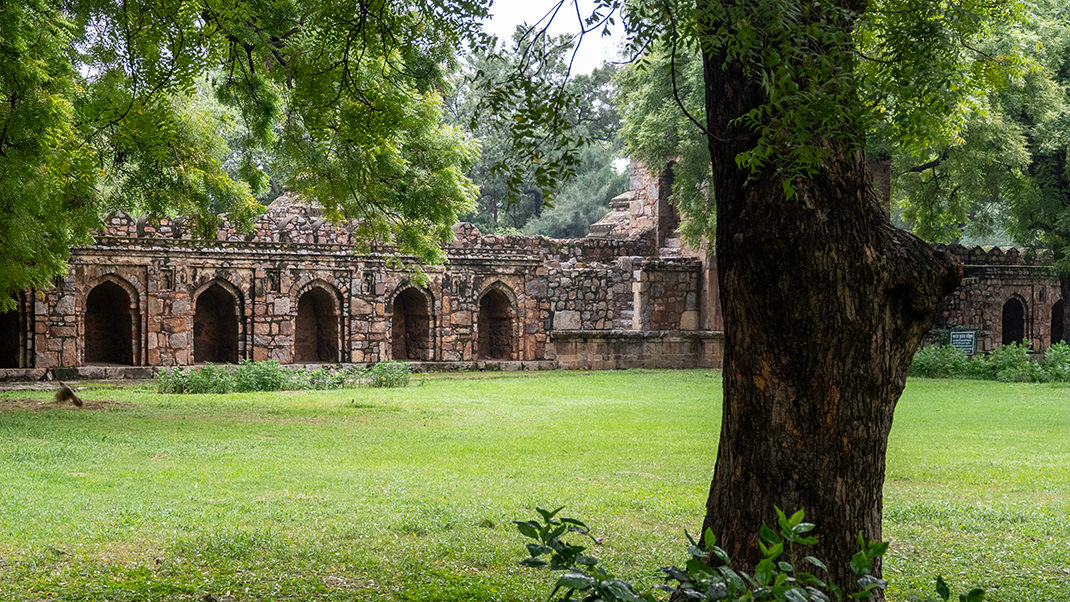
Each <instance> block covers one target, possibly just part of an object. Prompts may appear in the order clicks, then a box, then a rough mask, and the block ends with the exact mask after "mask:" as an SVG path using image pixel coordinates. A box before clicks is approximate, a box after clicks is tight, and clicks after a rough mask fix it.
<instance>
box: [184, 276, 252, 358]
mask: <svg viewBox="0 0 1070 602" xmlns="http://www.w3.org/2000/svg"><path fill="white" fill-rule="evenodd" d="M243 308H244V300H243V298H242V294H241V291H239V290H238V288H237V287H235V286H234V285H233V284H231V283H230V282H227V281H226V280H222V279H219V278H216V279H214V280H210V281H209V282H207V283H205V284H204V285H202V286H201V287H200V288H199V289H198V290H197V291H196V292H195V293H194V311H193V362H194V363H198V364H199V363H203V362H211V363H232V364H233V363H237V362H238V358H239V356H240V341H241V331H242V329H241V323H242V316H243V315H244V311H243Z"/></svg>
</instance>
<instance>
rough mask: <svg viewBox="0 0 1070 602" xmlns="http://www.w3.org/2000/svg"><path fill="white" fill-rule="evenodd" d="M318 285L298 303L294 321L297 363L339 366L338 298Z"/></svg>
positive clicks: (306, 292)
mask: <svg viewBox="0 0 1070 602" xmlns="http://www.w3.org/2000/svg"><path fill="white" fill-rule="evenodd" d="M325 286H326V285H323V284H316V285H313V286H311V287H309V288H308V290H306V291H305V292H304V293H302V294H301V296H300V297H299V298H298V300H297V316H296V317H295V318H294V361H295V362H332V363H333V362H337V361H339V359H338V342H339V313H340V312H339V309H340V304H339V302H338V295H337V293H334V292H332V291H328V290H327V288H325Z"/></svg>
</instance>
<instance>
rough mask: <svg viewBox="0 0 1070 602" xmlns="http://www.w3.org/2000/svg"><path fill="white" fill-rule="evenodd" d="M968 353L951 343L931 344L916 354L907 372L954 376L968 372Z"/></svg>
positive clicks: (936, 376) (919, 374) (932, 376)
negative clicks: (952, 345) (950, 344)
mask: <svg viewBox="0 0 1070 602" xmlns="http://www.w3.org/2000/svg"><path fill="white" fill-rule="evenodd" d="M967 363H969V360H968V359H966V353H965V352H964V351H962V350H961V349H956V348H954V347H951V346H949V345H929V346H927V347H922V348H921V349H919V350H918V352H917V353H915V354H914V361H913V362H911V364H910V369H909V371H908V372H907V374H909V375H910V376H927V377H930V378H952V377H955V376H962V375H964V374H965V373H966V370H967V366H966V364H967Z"/></svg>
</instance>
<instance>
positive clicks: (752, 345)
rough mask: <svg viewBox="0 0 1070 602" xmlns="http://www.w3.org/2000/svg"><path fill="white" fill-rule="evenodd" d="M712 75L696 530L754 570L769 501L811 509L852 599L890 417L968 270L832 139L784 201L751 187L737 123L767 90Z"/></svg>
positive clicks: (835, 576) (754, 182) (708, 63)
mask: <svg viewBox="0 0 1070 602" xmlns="http://www.w3.org/2000/svg"><path fill="white" fill-rule="evenodd" d="M705 77H706V98H707V102H706V108H707V117H708V127H709V131H710V132H712V133H713V134H712V135H711V136H710V154H711V158H712V167H713V181H714V183H715V187H716V192H715V195H716V202H717V240H716V249H717V267H718V276H719V279H720V291H721V292H720V294H721V303H722V307H723V310H724V322H725V339H724V341H725V356H724V358H725V362H724V410H723V419H722V423H721V424H722V426H721V436H720V444H719V448H718V452H717V464H716V469H715V471H714V477H713V482H712V484H711V486H710V495H709V501H708V503H707V514H706V520H705V522H704V525H703V531H705V528H706V527H709V528H711V529H712V530H713V532H714V534H715V535H716V536H717V539H718V542H719V545H721V546H722V547H724V548H725V549H726V550H727V551H728V553H729V554H730V555H731V556H732V557H733V559H734V560H735V561H736V562H738V563H739V564H740V566H741V567H742V568H744V569H745V570H748V569H749V568H751V567H753V566H754V563H755V562H757V560H759V559H760V557H759V551H758V545H757V533H758V528H759V526H760V525H761V523H762V522H763V521H764V522H766V523H767V524H769V525H771V526H774V525H775V524H776V515H775V513H774V505H775V506H778V507H780V508H781V509H783V510H785V511H786V512H789V513H790V512H792V511H794V510H798V509H805V510H806V513H807V519H808V521H810V522H814V523H816V524H817V529H816V531H815V534H816V535H817V536H818V537H819V538H820V543H819V544H818V547H817V549H816V550H814V552H815V553H814V555H815V556H817V557H819V558H821V559H823V560H825V561H826V563H827V564H828V566H829V569H830V570H831V573H832V574H831V578H832V580H833V581H834V582H836V583H837V584H839V585H841V586H842V587H843V588H844V589H845V591H848V592H850V591H854V587H855V583H854V577H853V574H852V573H851V571H850V567H849V562H850V558H851V555H852V554H854V553H855V552H857V551H858V544H857V535H858V533H859V532H862V533H864V535H865V537H866V538H867V539H870V540H876V539H879V538H880V537H881V496H882V488H883V485H884V464H885V462H884V460H885V449H886V445H887V440H888V431H889V429H890V428H891V426H892V412H893V410H894V409H895V404H896V401H897V400H898V399H899V396H900V394H901V392H902V390H903V385H904V381H905V378H906V371H907V368H908V367H909V365H910V362H911V359H912V357H913V353H914V351H915V349H916V348H917V346H918V344H919V343H920V341H921V338H922V336H923V335H924V334H925V333H926V332H927V331H928V330H929V328H930V327H931V325H932V321H933V317H934V314H935V311H936V307H937V304H938V303H939V301H940V300H941V299H942V298H943V297H944V296H945V295H946V294H947V293H949V292H950V291H951V290H953V289H954V287H955V286H957V285H958V283H959V281H960V279H961V274H962V271H961V266H959V264H958V263H957V262H956V261H955V260H954V258H953V257H952V256H951V255H949V254H947V253H944V252H940V251H936V250H934V249H933V248H931V247H929V246H928V245H926V244H925V243H923V242H922V241H920V240H918V239H917V238H915V237H914V236H911V235H909V234H907V233H905V232H902V231H900V230H897V229H896V228H894V227H893V226H892V225H891V224H890V223H889V221H888V217H887V215H886V214H885V213H884V211H883V210H882V209H881V206H880V203H879V201H878V198H877V196H876V195H875V194H874V192H873V190H872V186H871V183H870V176H869V174H868V172H867V168H866V162H865V158H864V156H863V154H862V152H861V151H860V150H857V149H856V148H855V146H860V145H850V144H847V143H842V142H839V143H838V142H831V141H830V142H829V143H828V153H827V157H826V159H825V160H824V161H823V162H822V165H821V167H820V169H819V171H818V173H816V174H815V175H814V176H813V177H812V178H809V179H806V180H803V181H798V182H796V186H795V194H794V195H793V196H791V197H790V198H788V196H787V195H786V194H785V192H784V190H783V188H782V183H781V180H780V178H779V176H778V175H777V174H776V173H763V174H759V175H757V176H756V177H753V176H752V177H751V179H750V181H749V182H748V181H747V179H748V175H749V174H748V173H747V172H745V171H743V170H741V169H740V168H739V167H738V166H737V164H736V162H735V157H736V155H737V154H738V153H739V152H740V151H743V150H747V149H749V148H751V147H753V144H754V142H755V137H754V135H753V133H752V132H750V131H748V130H746V129H744V128H741V127H739V126H733V125H732V121H733V120H734V119H736V118H737V117H739V116H740V115H742V114H744V113H746V112H747V111H748V110H750V109H751V108H753V107H754V106H757V104H758V103H761V102H763V101H764V97H763V95H762V92H761V90H760V89H759V88H758V87H757V86H756V85H755V84H754V83H753V82H750V81H748V80H747V78H746V77H744V75H743V74H742V70H741V69H740V68H738V66H737V65H735V64H733V63H731V62H727V63H726V60H725V57H724V56H723V55H717V56H710V55H709V54H707V55H706V57H705ZM769 171H770V172H771V171H772V170H769ZM774 528H775V527H774ZM878 571H879V567H878Z"/></svg>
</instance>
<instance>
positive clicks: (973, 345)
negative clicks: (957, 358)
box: [948, 330, 977, 355]
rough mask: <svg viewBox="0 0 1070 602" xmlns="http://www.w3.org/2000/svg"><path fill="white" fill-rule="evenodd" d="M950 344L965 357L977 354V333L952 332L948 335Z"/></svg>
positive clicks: (970, 331) (971, 331) (967, 331)
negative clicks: (964, 354) (964, 353)
mask: <svg viewBox="0 0 1070 602" xmlns="http://www.w3.org/2000/svg"><path fill="white" fill-rule="evenodd" d="M948 334H949V335H950V341H949V342H950V343H951V346H952V347H954V348H955V349H961V350H962V351H964V352H966V355H973V354H975V353H977V331H976V330H952V331H951V332H950V333H948Z"/></svg>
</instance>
